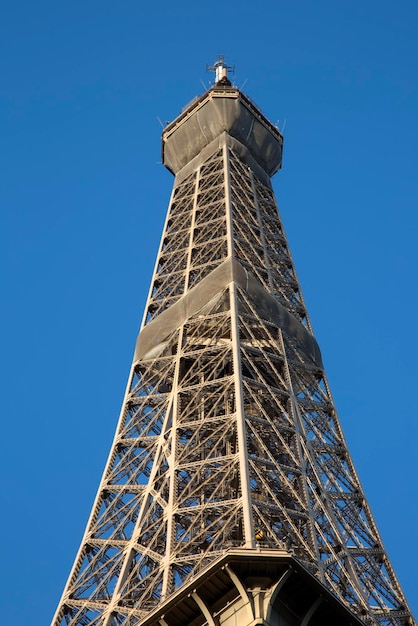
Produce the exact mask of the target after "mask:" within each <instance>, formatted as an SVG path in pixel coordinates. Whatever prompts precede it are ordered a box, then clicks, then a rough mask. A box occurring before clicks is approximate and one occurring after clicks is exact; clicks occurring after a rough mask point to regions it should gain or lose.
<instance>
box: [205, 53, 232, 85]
mask: <svg viewBox="0 0 418 626" xmlns="http://www.w3.org/2000/svg"><path fill="white" fill-rule="evenodd" d="M206 71H208V72H215V85H223V86H226V87H231V85H232V83H231V81H230V80H229V78H228V72H231V73H234V71H235V66H234V65H227V63H226V61H225V55H223V54H218V58H217V60H216V61H215V63H214V64H213V65H207V66H206Z"/></svg>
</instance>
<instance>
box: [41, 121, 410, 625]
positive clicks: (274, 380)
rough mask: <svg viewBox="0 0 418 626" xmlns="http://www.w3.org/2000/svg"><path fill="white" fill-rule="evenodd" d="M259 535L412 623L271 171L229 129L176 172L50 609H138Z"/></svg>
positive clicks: (352, 594) (135, 617)
mask: <svg viewBox="0 0 418 626" xmlns="http://www.w3.org/2000/svg"><path fill="white" fill-rule="evenodd" d="M186 170H187V168H186ZM221 266H222V271H221V269H219V268H221ZM282 311H283V313H281V312H282ZM147 333H148V335H147V337H148V338H147V340H146V341H145V340H144V339H141V337H142V338H143V337H145V335H146V334H147ZM308 340H309V341H308ZM141 341H142V343H141ZM309 342H310V344H309ZM309 345H312V346H313V348H312V350H311V349H310V348H309ZM257 547H261V548H263V549H267V550H268V549H272V550H277V549H285V550H287V551H289V552H290V553H291V554H292V555H293V556H294V558H296V559H297V560H298V561H299V562H300V563H301V564H302V565H303V566H304V567H306V568H307V569H308V570H309V571H310V572H312V573H313V574H314V575H315V576H316V577H317V578H318V579H319V581H321V583H322V584H323V585H324V586H325V587H326V588H327V589H328V590H329V591H331V592H332V593H333V594H334V595H335V596H336V597H337V598H339V600H340V601H342V602H343V603H344V604H345V605H346V606H348V607H349V608H350V609H351V611H352V612H353V613H355V614H356V615H358V616H360V617H361V619H362V620H363V621H364V622H365V623H368V624H380V625H382V626H389V625H391V626H401V625H407V624H409V625H411V624H414V621H413V618H412V616H411V613H410V611H409V609H408V605H407V603H406V600H405V598H404V596H403V593H402V590H401V588H400V586H399V583H398V581H397V579H396V576H395V574H394V572H393V569H392V567H391V564H390V562H389V560H388V558H387V555H386V553H385V550H384V547H383V544H382V541H381V538H380V536H379V533H378V531H377V528H376V525H375V522H374V520H373V517H372V514H371V512H370V509H369V506H368V504H367V500H366V497H365V495H364V492H363V489H362V487H361V484H360V482H359V479H358V477H357V474H356V471H355V469H354V467H353V464H352V461H351V458H350V454H349V452H348V449H347V445H346V442H345V439H344V436H343V433H342V430H341V427H340V423H339V421H338V418H337V414H336V411H335V407H334V403H333V400H332V397H331V394H330V391H329V388H328V384H327V380H326V377H325V373H324V371H323V367H322V361H321V359H320V353H319V350H318V349H317V346H316V342H315V340H314V338H313V335H312V329H311V326H310V322H309V318H308V315H307V311H306V307H305V304H304V301H303V297H302V294H301V290H300V286H299V282H298V279H297V276H296V272H295V269H294V265H293V262H292V258H291V255H290V252H289V248H288V245H287V241H286V237H285V234H284V232H283V227H282V224H281V220H280V217H279V214H278V211H277V206H276V202H275V198H274V194H273V191H272V187H271V184H270V181H269V177H268V175H267V174H266V173H265V172H263V171H262V170H261V168H260V167H259V166H258V165H257V163H255V162H254V158H253V156H252V155H251V154H249V152H248V151H247V150H246V149H245V146H243V145H242V144H240V143H239V142H238V141H237V140H235V139H231V137H230V135H228V133H223V135H222V136H221V137H220V138H219V139H218V140H217V141H216V146H212V148H211V149H209V150H208V149H207V150H206V153H205V155H204V157H201V158H200V160H199V159H198V161H197V164H196V158H195V164H194V167H193V168H192V171H190V172H189V173H187V171H186V172H185V171H184V170H182V171H181V172H180V174H179V175H178V176H177V178H176V182H175V185H174V189H173V194H172V198H171V202H170V206H169V210H168V215H167V220H166V224H165V227H164V232H163V236H162V240H161V245H160V250H159V254H158V258H157V262H156V266H155V271H154V276H153V279H152V283H151V289H150V293H149V298H148V302H147V306H146V310H145V314H144V320H143V326H142V333H140V335H139V343H138V347H137V353H136V356H135V358H134V362H133V364H132V369H131V373H130V378H129V381H128V386H127V391H126V395H125V399H124V402H123V406H122V411H121V416H120V420H119V424H118V426H117V431H116V435H115V439H114V442H113V445H112V448H111V451H110V456H109V460H108V463H107V466H106V469H105V472H104V475H103V478H102V481H101V484H100V486H99V490H98V494H97V497H96V500H95V503H94V506H93V509H92V513H91V516H90V519H89V522H88V525H87V529H86V532H85V535H84V538H83V540H82V544H81V547H80V550H79V553H78V555H77V557H76V561H75V564H74V567H73V570H72V572H71V575H70V578H69V580H68V583H67V586H66V589H65V591H64V594H63V597H62V600H61V603H60V605H59V607H58V610H57V613H56V616H55V618H54V621H53V624H54V625H55V626H64V625H67V626H76V625H80V626H81V625H83V626H84V625H87V624H88V625H92V626H93V625H94V626H99V625H100V626H115V625H117V624H123V625H124V626H128V625H129V626H133V625H137V624H141V622H142V621H143V620H144V619H145V618H146V616H147V615H148V614H149V613H150V612H152V611H154V610H155V609H156V608H158V606H159V605H160V604H161V603H163V602H166V601H167V598H169V597H170V596H171V595H172V594H173V593H176V592H178V590H179V589H181V588H182V586H184V585H186V584H188V583H189V582H190V581H191V580H192V579H193V578H194V577H196V576H197V575H198V574H199V573H200V572H201V571H202V570H203V569H204V568H205V567H207V566H208V565H209V564H210V563H211V562H213V561H214V560H215V559H217V558H219V557H220V556H221V555H222V554H224V553H225V552H227V551H228V550H233V549H236V548H246V549H248V550H254V549H255V548H257Z"/></svg>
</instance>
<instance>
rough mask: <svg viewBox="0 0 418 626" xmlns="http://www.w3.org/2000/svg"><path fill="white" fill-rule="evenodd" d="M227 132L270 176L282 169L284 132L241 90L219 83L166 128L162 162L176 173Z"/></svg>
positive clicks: (163, 139)
mask: <svg viewBox="0 0 418 626" xmlns="http://www.w3.org/2000/svg"><path fill="white" fill-rule="evenodd" d="M224 132H225V133H227V134H228V135H230V136H231V137H234V138H235V139H236V140H237V141H239V142H240V143H241V144H243V145H244V146H245V147H246V148H247V150H248V152H249V153H250V154H251V155H252V157H253V158H254V159H255V160H256V161H257V163H258V164H259V165H260V166H261V167H262V168H263V170H264V171H265V172H266V173H267V174H268V175H269V176H273V175H274V174H275V173H276V172H277V171H278V170H279V169H280V168H281V165H282V151H283V136H282V134H281V133H280V132H279V130H278V129H277V128H276V127H275V126H273V124H271V122H269V120H268V119H267V118H266V117H265V116H264V115H263V114H262V113H261V111H260V110H259V109H258V108H257V107H256V106H255V104H253V103H252V102H251V100H250V99H249V98H247V96H245V95H244V94H243V93H242V92H241V91H239V89H237V88H236V87H230V86H224V85H219V84H217V85H216V86H215V87H213V88H211V89H209V90H208V91H207V92H206V93H204V94H203V95H202V96H201V97H200V98H198V99H197V100H195V101H194V102H192V103H191V104H190V105H189V106H188V107H186V108H185V109H184V110H183V112H182V113H181V114H180V115H179V116H178V117H177V118H176V119H175V120H174V121H173V122H171V123H170V124H169V125H168V126H167V127H166V128H165V130H164V132H163V136H162V141H163V145H162V160H163V164H164V165H165V166H166V167H167V169H169V170H170V172H172V173H173V174H175V175H176V174H177V173H178V172H180V170H181V169H182V168H183V167H185V166H186V165H187V164H188V163H189V162H190V161H191V160H192V159H193V158H195V157H196V156H197V155H198V154H199V153H200V152H201V151H202V150H203V149H204V148H206V146H208V145H209V144H210V143H212V142H213V141H214V140H216V139H217V138H218V137H220V136H221V135H222V133H224Z"/></svg>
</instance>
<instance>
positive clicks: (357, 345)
mask: <svg viewBox="0 0 418 626" xmlns="http://www.w3.org/2000/svg"><path fill="white" fill-rule="evenodd" d="M1 14H2V15H1V16H0V17H1V19H0V58H1V59H2V71H1V74H0V94H1V102H0V133H1V134H0V137H1V145H2V149H1V151H0V159H1V162H0V205H1V214H0V268H1V269H0V271H1V293H2V296H3V297H2V306H1V309H0V315H1V325H0V328H1V346H2V359H1V361H0V368H1V372H0V376H1V377H0V380H1V383H2V392H1V398H2V413H3V416H2V446H1V449H2V453H1V458H0V464H1V468H0V471H1V476H2V498H1V500H2V515H1V518H0V519H1V521H0V524H1V528H0V536H1V537H2V567H1V569H0V572H1V573H0V577H1V579H2V580H1V581H0V584H1V588H2V593H1V596H2V598H1V601H0V623H1V624H7V625H13V626H15V625H16V626H27V625H29V624H30V625H31V626H43V625H45V624H48V623H49V621H50V619H51V618H52V615H53V612H54V610H55V607H56V604H57V603H58V600H59V598H60V595H61V592H62V589H63V586H64V583H65V581H66V578H67V575H68V573H69V569H70V567H71V564H72V561H73V559H74V557H75V554H76V550H77V548H78V545H79V542H80V540H81V537H82V533H83V530H84V526H85V523H86V521H87V517H88V514H89V511H90V507H91V504H92V501H93V498H94V495H95V491H96V488H97V486H98V483H99V480H100V477H101V472H102V469H103V466H104V463H105V461H106V457H107V453H108V450H109V446H110V443H111V440H112V437H113V433H114V428H115V425H116V420H117V417H118V413H119V408H120V403H121V401H122V397H123V393H124V388H125V384H126V378H127V375H128V371H129V366H130V361H131V357H132V352H133V346H134V342H135V338H136V334H137V331H138V327H139V324H140V321H141V317H142V311H143V308H144V305H145V299H146V297H147V293H148V288H149V283H150V280H151V276H152V271H153V266H154V261H155V256H156V253H157V249H158V245H159V238H160V234H161V230H162V226H163V222H164V218H165V213H166V209H167V204H168V200H169V195H170V191H171V185H172V181H173V179H172V176H171V174H170V173H169V172H168V171H166V170H165V169H164V168H163V167H162V166H161V164H160V158H161V157H160V134H161V127H160V124H159V122H158V118H160V119H161V120H162V121H163V122H165V121H166V120H173V119H174V117H176V115H177V114H178V113H179V112H180V110H181V108H182V107H183V105H185V104H187V103H188V102H189V101H190V100H191V99H192V98H193V97H194V96H195V95H198V94H200V93H202V92H203V90H204V87H203V85H202V81H203V83H204V84H205V85H208V84H209V81H210V80H212V76H210V75H207V74H206V72H205V65H206V63H213V61H214V60H215V58H216V55H217V54H218V53H224V54H225V55H226V58H227V60H228V62H230V63H232V64H235V66H236V73H235V77H234V80H235V83H236V84H237V85H238V86H239V87H242V86H243V85H244V87H243V90H244V91H245V92H246V93H247V94H248V95H249V96H250V97H251V98H252V99H253V100H254V101H255V102H256V103H257V104H258V105H259V106H260V107H261V109H262V110H263V112H264V113H265V114H266V115H267V116H268V117H269V118H270V119H271V120H272V121H273V122H274V123H276V122H278V123H279V126H280V128H282V126H283V124H284V123H285V130H284V134H285V153H284V166H283V170H282V171H281V172H280V173H279V174H278V175H277V176H276V177H275V182H274V185H275V189H276V193H277V197H278V201H279V204H280V209H281V214H282V217H283V220H284V225H285V229H286V231H287V235H288V238H289V242H290V247H291V249H292V251H293V256H294V259H295V263H296V267H297V270H298V274H299V278H300V280H301V283H302V288H303V292H304V295H305V298H306V301H307V305H308V309H309V312H310V316H311V319H312V322H313V325H314V328H315V331H316V335H317V338H318V341H319V343H320V346H321V349H322V352H323V357H324V361H325V365H326V368H327V374H328V377H329V380H330V383H331V388H332V390H333V393H334V396H335V400H336V404H337V407H338V410H339V414H340V418H341V421H342V425H343V429H344V432H345V434H346V436H347V439H348V443H349V447H350V450H351V453H352V456H353V459H354V462H355V464H356V466H357V469H358V471H359V475H360V478H361V480H362V482H363V484H364V486H365V489H366V494H367V496H368V499H369V502H370V504H371V507H372V510H373V513H374V515H375V517H376V520H377V523H378V526H379V529H380V531H381V533H382V536H383V540H384V543H385V545H386V548H387V551H388V553H389V556H390V558H391V559H392V562H393V565H394V567H395V570H396V572H397V574H398V576H399V579H400V581H401V584H402V585H403V587H404V590H405V592H406V594H407V596H408V599H409V602H410V604H411V606H412V607H413V609H414V612H415V614H416V615H418V592H417V583H416V582H415V581H416V563H417V561H418V544H417V542H416V529H417V527H418V494H417V461H418V454H417V445H418V424H417V374H418V371H417V370H418V366H417V353H418V339H417V331H416V315H417V307H418V297H417V280H416V275H417V270H418V252H417V243H416V242H417V205H418V185H417V175H416V171H417V154H416V152H417V145H418V123H417V113H418V87H417V78H418V70H417V59H418V44H417V39H416V33H417V22H418V4H417V3H416V1H412V0H397V1H395V0H386V1H385V0H380V1H379V2H378V1H377V0H362V1H359V0H351V1H348V0H337V1H335V0H334V1H331V0H329V1H327V0H317V1H315V2H314V1H313V0H312V1H308V0H295V1H293V2H290V1H287V2H285V1H283V0H274V1H272V0H265V1H264V2H263V3H261V4H257V3H254V4H253V3H249V2H245V1H244V2H240V3H238V2H228V1H225V2H219V1H217V0H213V1H212V2H211V3H196V2H195V1H193V2H192V1H181V0H180V1H177V2H167V0H162V1H160V2H155V3H143V2H140V1H138V0H137V1H136V2H134V1H133V0H122V1H120V2H119V3H115V2H108V1H106V0H104V1H103V0H102V1H101V2H98V1H97V0H84V1H83V2H81V1H79V0H75V1H73V2H56V1H54V2H52V1H49V2H48V1H46V0H40V1H39V2H32V1H31V2H29V1H28V0H20V1H19V0H16V1H15V2H13V3H12V2H9V3H4V4H3V7H2V10H1ZM244 83H245V84H244Z"/></svg>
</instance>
